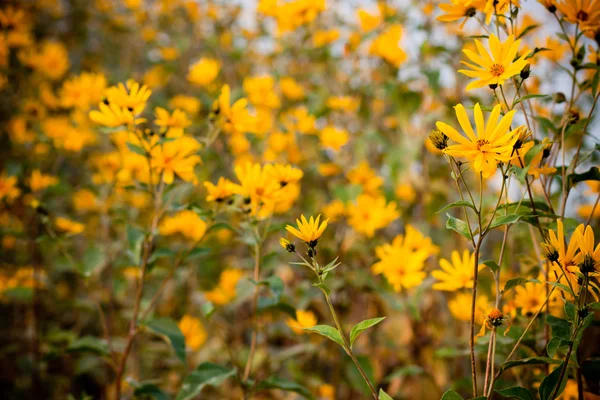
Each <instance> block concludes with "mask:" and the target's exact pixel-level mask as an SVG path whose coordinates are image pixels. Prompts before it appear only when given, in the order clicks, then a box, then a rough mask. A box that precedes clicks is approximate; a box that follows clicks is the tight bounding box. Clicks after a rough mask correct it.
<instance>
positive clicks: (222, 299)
mask: <svg viewBox="0 0 600 400" xmlns="http://www.w3.org/2000/svg"><path fill="white" fill-rule="evenodd" d="M243 275H244V273H243V272H242V271H241V270H239V269H226V270H224V271H223V272H221V277H220V278H219V284H218V285H217V286H215V288H214V289H212V290H210V291H208V292H204V297H205V298H206V300H208V301H211V302H213V303H214V304H216V305H225V304H227V303H229V302H231V301H232V300H233V299H234V298H235V296H236V294H237V292H236V286H237V283H238V281H239V280H240V279H241V278H242V276H243Z"/></svg>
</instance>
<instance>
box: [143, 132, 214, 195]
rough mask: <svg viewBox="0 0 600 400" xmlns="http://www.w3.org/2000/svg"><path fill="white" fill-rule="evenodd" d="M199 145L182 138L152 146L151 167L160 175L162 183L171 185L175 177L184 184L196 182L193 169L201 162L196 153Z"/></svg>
mask: <svg viewBox="0 0 600 400" xmlns="http://www.w3.org/2000/svg"><path fill="white" fill-rule="evenodd" d="M198 150H200V143H198V141H197V140H196V139H194V138H191V137H187V136H182V137H180V138H178V139H175V140H171V141H166V142H164V143H162V144H159V145H156V146H154V148H153V149H152V152H151V157H152V162H153V167H154V168H155V169H156V172H157V173H158V174H161V173H162V178H163V181H164V182H165V183H167V184H171V183H173V180H174V178H175V175H177V176H178V177H179V178H181V179H182V180H184V181H186V182H192V183H195V182H196V174H195V173H194V168H195V167H196V165H198V164H199V163H200V162H201V161H202V160H201V159H200V156H199V155H197V154H196V153H197V152H198Z"/></svg>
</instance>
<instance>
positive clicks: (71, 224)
mask: <svg viewBox="0 0 600 400" xmlns="http://www.w3.org/2000/svg"><path fill="white" fill-rule="evenodd" d="M54 225H55V226H56V228H57V229H58V230H59V231H62V232H64V233H68V234H72V235H76V234H78V233H81V232H83V230H84V229H85V225H83V224H81V223H79V222H75V221H71V220H70V219H67V218H64V217H56V218H55V219H54Z"/></svg>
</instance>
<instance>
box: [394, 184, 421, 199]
mask: <svg viewBox="0 0 600 400" xmlns="http://www.w3.org/2000/svg"><path fill="white" fill-rule="evenodd" d="M394 194H395V195H396V197H398V198H399V199H400V200H404V201H405V202H407V203H412V202H413V201H415V199H416V197H417V193H416V192H415V189H414V188H413V186H412V185H411V184H410V183H400V184H399V185H398V186H396V189H395V190H394Z"/></svg>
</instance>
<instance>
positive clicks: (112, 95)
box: [106, 79, 152, 115]
mask: <svg viewBox="0 0 600 400" xmlns="http://www.w3.org/2000/svg"><path fill="white" fill-rule="evenodd" d="M151 94H152V91H151V90H150V89H148V87H147V86H145V85H140V84H139V83H138V82H136V81H134V80H133V79H129V80H128V81H127V82H126V83H125V85H124V84H123V83H121V82H119V84H118V85H116V86H111V87H109V88H108V89H107V90H106V100H107V101H108V103H109V104H110V105H113V104H116V105H117V106H119V107H121V108H123V109H125V110H127V111H129V112H130V113H132V114H133V115H139V114H141V113H142V112H143V111H144V108H146V102H147V101H148V99H149V98H150V95H151Z"/></svg>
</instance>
